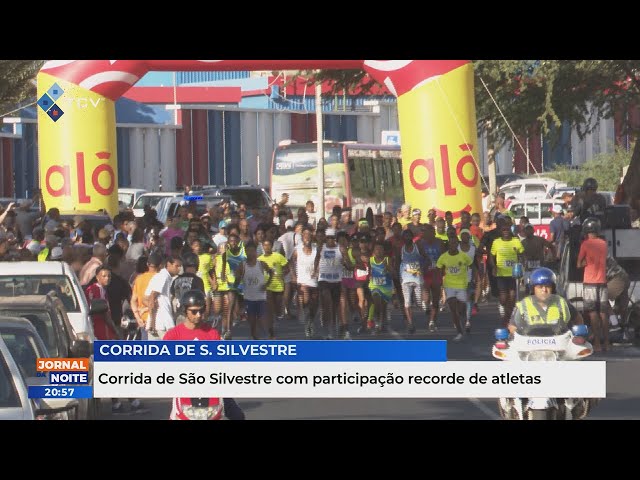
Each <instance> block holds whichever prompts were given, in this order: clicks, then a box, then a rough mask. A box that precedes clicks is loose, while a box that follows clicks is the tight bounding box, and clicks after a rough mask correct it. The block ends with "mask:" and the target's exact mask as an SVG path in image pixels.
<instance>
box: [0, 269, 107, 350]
mask: <svg viewBox="0 0 640 480" xmlns="http://www.w3.org/2000/svg"><path fill="white" fill-rule="evenodd" d="M52 290H54V291H55V292H56V293H57V295H58V297H59V298H60V300H62V303H63V305H64V307H65V310H66V313H67V315H68V317H69V321H70V322H71V325H72V327H73V331H74V332H75V334H76V336H77V337H78V339H80V340H89V341H90V342H93V340H94V339H95V335H94V333H93V323H92V321H91V315H92V314H94V313H103V312H104V311H106V310H102V309H103V308H104V307H105V305H106V304H104V302H102V301H99V302H97V301H96V300H94V301H92V302H91V305H89V303H88V302H87V299H86V297H85V295H84V291H83V290H82V286H81V285H80V280H78V277H77V276H76V274H75V272H74V271H73V270H72V269H71V267H70V266H69V265H68V264H67V263H66V262H0V297H15V296H18V295H43V294H46V293H48V292H50V291H52Z"/></svg>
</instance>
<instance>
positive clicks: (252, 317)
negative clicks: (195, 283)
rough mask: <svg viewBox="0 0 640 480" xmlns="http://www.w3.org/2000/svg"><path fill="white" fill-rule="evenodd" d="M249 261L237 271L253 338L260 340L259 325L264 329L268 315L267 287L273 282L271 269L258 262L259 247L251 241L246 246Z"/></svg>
mask: <svg viewBox="0 0 640 480" xmlns="http://www.w3.org/2000/svg"><path fill="white" fill-rule="evenodd" d="M244 253H245V254H246V256H247V260H246V261H244V262H242V263H241V264H240V265H239V266H238V270H236V276H237V278H238V281H239V282H240V285H243V286H244V288H243V291H244V300H245V303H246V304H247V320H248V321H249V327H250V329H251V338H253V339H254V340H258V339H259V338H258V325H259V324H260V325H261V326H262V327H263V328H264V327H265V322H266V313H267V285H268V284H269V283H270V282H271V269H270V268H269V266H268V265H267V264H266V263H264V262H262V261H259V260H258V254H257V245H256V244H255V243H254V242H252V241H249V242H247V243H246V244H245V245H244Z"/></svg>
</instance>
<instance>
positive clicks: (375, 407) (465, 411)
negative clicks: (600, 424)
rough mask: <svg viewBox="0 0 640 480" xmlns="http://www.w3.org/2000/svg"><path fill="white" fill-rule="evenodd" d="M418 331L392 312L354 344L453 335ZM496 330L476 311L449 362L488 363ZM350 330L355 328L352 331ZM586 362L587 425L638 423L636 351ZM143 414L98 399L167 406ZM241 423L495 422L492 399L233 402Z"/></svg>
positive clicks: (442, 323) (421, 324) (419, 318)
mask: <svg viewBox="0 0 640 480" xmlns="http://www.w3.org/2000/svg"><path fill="white" fill-rule="evenodd" d="M415 321H416V326H417V328H418V331H417V332H416V333H415V334H414V335H412V336H408V335H406V333H405V329H404V327H403V321H402V316H401V315H400V313H399V312H395V314H394V315H393V318H392V323H391V329H390V331H389V333H387V334H384V335H378V336H371V335H367V336H364V337H359V336H356V335H354V337H353V338H354V340H368V339H376V340H381V339H406V338H415V339H421V340H426V339H438V340H440V339H443V340H451V339H452V338H453V337H454V336H455V330H454V328H453V325H452V324H451V320H450V315H449V313H447V312H443V313H440V314H439V319H438V325H439V328H438V331H437V332H434V333H430V332H428V331H427V330H426V323H425V319H424V315H422V314H419V313H418V314H417V315H416V318H415ZM498 327H499V321H498V311H497V306H496V304H495V303H489V304H485V305H481V306H480V312H479V314H478V315H477V316H476V317H474V319H473V329H472V332H471V334H470V335H468V336H465V338H464V339H463V340H462V341H461V342H459V343H454V342H449V343H448V346H447V357H448V359H449V361H456V360H458V361H482V360H487V361H492V360H493V359H492V357H491V353H490V352H491V350H490V347H491V344H492V341H493V332H494V330H495V329H496V328H498ZM354 331H355V328H354ZM234 333H235V335H234V339H235V340H245V339H248V338H249V335H248V328H247V326H246V325H240V326H238V327H237V331H236V332H234ZM276 334H277V335H278V339H280V340H294V339H300V338H304V333H303V327H302V325H300V324H299V323H298V322H297V321H296V320H291V321H288V322H285V323H284V324H282V325H279V328H278V329H277V331H276ZM590 360H606V361H607V398H606V399H604V400H602V401H601V402H600V404H599V405H598V406H597V408H595V409H594V410H593V411H592V413H591V414H590V415H589V419H591V420H602V419H625V420H626V419H640V382H638V381H637V378H638V376H637V372H638V370H640V348H638V347H637V346H632V347H614V348H613V350H612V351H610V352H608V353H606V354H604V353H603V354H598V355H594V356H593V357H591V358H590V359H587V360H585V361H590ZM144 403H145V405H146V406H147V407H148V408H149V412H148V413H146V414H137V415H117V416H115V415H112V414H111V412H110V405H109V402H108V401H105V400H103V415H102V417H101V418H103V419H108V420H150V419H166V418H168V417H169V412H170V409H171V401H170V400H165V399H147V400H145V402H144ZM238 403H239V404H240V406H241V407H242V408H243V409H244V411H245V413H246V416H247V419H249V420H252V419H257V420H279V419H283V420H284V419H286V420H296V419H301V420H302V419H304V420H352V419H353V420H356V419H357V420H364V419H380V420H383V419H389V420H393V419H395V420H410V419H411V420H414V419H416V420H417V419H424V420H440V419H443V420H444V419H446V420H458V419H459V420H463V419H469V420H496V419H499V418H500V417H499V415H498V410H497V408H496V400H494V399H474V398H470V399H283V398H278V399H239V400H238Z"/></svg>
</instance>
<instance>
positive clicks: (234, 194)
mask: <svg viewBox="0 0 640 480" xmlns="http://www.w3.org/2000/svg"><path fill="white" fill-rule="evenodd" d="M193 192H194V194H196V195H197V194H202V195H228V196H230V197H231V200H233V201H234V202H236V203H237V204H238V205H240V204H241V203H243V204H245V205H246V207H247V208H271V205H273V203H274V202H273V200H272V199H271V196H270V195H269V193H268V190H267V189H265V188H264V187H261V186H259V185H233V186H232V185H228V186H222V185H205V186H202V187H193Z"/></svg>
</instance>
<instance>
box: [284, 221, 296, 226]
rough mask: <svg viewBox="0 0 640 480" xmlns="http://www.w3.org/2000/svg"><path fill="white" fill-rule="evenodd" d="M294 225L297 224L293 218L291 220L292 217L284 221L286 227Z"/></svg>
mask: <svg viewBox="0 0 640 480" xmlns="http://www.w3.org/2000/svg"><path fill="white" fill-rule="evenodd" d="M294 225H295V222H294V221H293V220H291V219H289V220H287V221H286V222H284V226H285V228H293V226H294Z"/></svg>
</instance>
